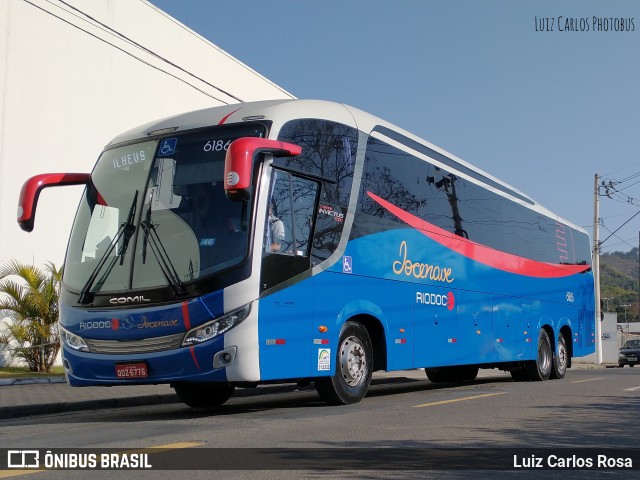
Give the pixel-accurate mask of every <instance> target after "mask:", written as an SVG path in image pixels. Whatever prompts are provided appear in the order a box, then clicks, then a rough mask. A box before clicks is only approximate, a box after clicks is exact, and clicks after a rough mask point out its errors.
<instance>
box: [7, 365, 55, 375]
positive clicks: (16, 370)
mask: <svg viewBox="0 0 640 480" xmlns="http://www.w3.org/2000/svg"><path fill="white" fill-rule="evenodd" d="M58 375H64V368H63V367H62V365H54V366H53V367H51V371H50V372H49V373H44V372H30V371H29V369H28V368H27V367H1V368H0V378H37V377H55V376H58Z"/></svg>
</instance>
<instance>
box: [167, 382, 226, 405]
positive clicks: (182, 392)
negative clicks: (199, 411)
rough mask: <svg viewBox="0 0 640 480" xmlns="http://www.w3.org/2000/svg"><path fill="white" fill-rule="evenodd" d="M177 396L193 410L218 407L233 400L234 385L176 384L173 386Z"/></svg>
mask: <svg viewBox="0 0 640 480" xmlns="http://www.w3.org/2000/svg"><path fill="white" fill-rule="evenodd" d="M172 387H173V389H174V390H175V391H176V394H177V395H178V397H179V398H180V400H182V402H183V403H186V404H187V405H189V406H190V407H193V408H211V407H218V406H220V405H222V404H223V403H224V402H226V401H227V400H229V398H231V395H233V391H234V390H235V388H236V387H235V386H234V385H230V384H228V383H188V382H182V383H174V384H172Z"/></svg>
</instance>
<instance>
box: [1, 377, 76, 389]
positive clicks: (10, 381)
mask: <svg viewBox="0 0 640 480" xmlns="http://www.w3.org/2000/svg"><path fill="white" fill-rule="evenodd" d="M48 383H66V380H65V378H64V377H37V378H3V379H1V380H0V387H3V386H9V385H33V384H48Z"/></svg>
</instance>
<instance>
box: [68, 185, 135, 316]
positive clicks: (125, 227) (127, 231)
mask: <svg viewBox="0 0 640 480" xmlns="http://www.w3.org/2000/svg"><path fill="white" fill-rule="evenodd" d="M137 201H138V190H136V193H135V195H134V196H133V202H131V207H129V215H127V220H126V221H125V222H122V224H121V225H120V228H119V229H118V231H117V232H116V235H115V236H114V237H113V240H111V243H110V244H109V247H107V250H106V251H105V252H104V253H103V254H102V256H101V257H100V260H99V261H98V264H97V265H96V266H95V268H94V269H93V271H92V272H91V275H89V278H88V279H87V281H86V282H85V284H84V286H83V287H82V290H81V291H80V298H78V303H81V304H83V305H84V304H87V303H90V302H91V300H93V294H92V293H91V292H90V290H91V287H92V286H93V284H94V283H95V281H96V278H98V274H99V273H100V270H102V267H103V266H104V264H105V263H106V262H107V259H108V258H109V256H110V255H111V252H113V249H114V248H116V245H117V244H118V242H119V241H120V238H122V239H123V241H122V249H121V251H120V265H122V263H123V262H124V254H125V252H126V251H127V246H128V245H129V241H130V240H131V237H132V236H133V233H134V232H135V231H136V227H135V226H134V225H133V219H134V217H135V213H136V203H137ZM116 259H117V257H114V259H113V260H112V261H111V265H109V268H108V269H107V271H106V272H105V274H104V275H103V279H105V278H106V277H107V276H108V275H109V273H111V270H112V269H113V266H114V265H115V261H116Z"/></svg>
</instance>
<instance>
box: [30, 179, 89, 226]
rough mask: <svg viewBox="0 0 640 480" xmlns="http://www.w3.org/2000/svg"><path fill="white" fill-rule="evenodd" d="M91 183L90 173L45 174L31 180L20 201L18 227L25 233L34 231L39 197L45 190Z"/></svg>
mask: <svg viewBox="0 0 640 480" xmlns="http://www.w3.org/2000/svg"><path fill="white" fill-rule="evenodd" d="M89 181H91V175H90V174H88V173H43V174H41V175H36V176H34V177H31V178H29V179H28V180H27V181H26V182H24V184H23V185H22V190H20V198H19V200H18V225H20V228H21V229H22V230H24V231H25V232H30V231H32V230H33V224H34V222H35V218H36V206H37V205H38V197H39V196H40V192H41V191H42V189H43V188H47V187H62V186H66V185H83V184H84V185H86V184H88V183H89Z"/></svg>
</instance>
